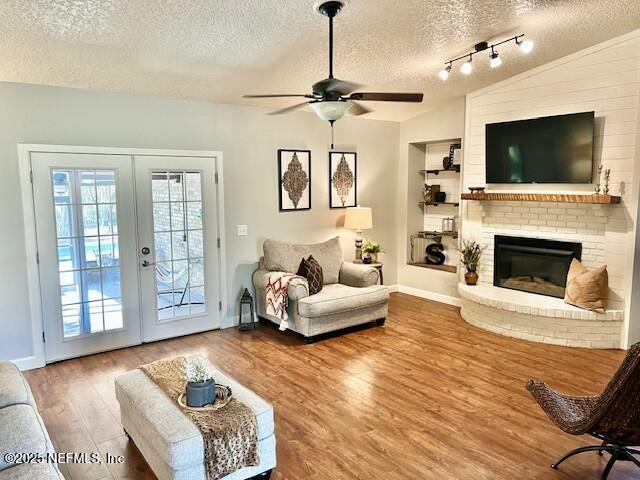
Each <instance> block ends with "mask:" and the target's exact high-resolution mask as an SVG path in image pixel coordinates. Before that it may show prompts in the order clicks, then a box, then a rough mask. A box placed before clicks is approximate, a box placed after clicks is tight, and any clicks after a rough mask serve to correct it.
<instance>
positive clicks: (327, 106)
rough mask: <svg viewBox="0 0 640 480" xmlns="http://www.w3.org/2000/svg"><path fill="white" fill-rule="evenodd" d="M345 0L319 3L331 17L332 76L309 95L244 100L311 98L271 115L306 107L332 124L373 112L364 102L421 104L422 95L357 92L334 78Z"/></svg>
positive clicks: (325, 13) (330, 60)
mask: <svg viewBox="0 0 640 480" xmlns="http://www.w3.org/2000/svg"><path fill="white" fill-rule="evenodd" d="M344 5H345V2H344V1H343V0H331V1H327V2H323V3H320V4H319V5H317V6H316V10H317V11H318V12H319V13H321V14H322V15H325V16H326V17H328V18H329V77H328V78H325V79H324V80H320V81H319V82H316V83H314V84H313V87H312V92H313V93H310V94H274V95H244V97H245V98H277V97H302V98H306V99H308V100H307V101H305V102H302V103H298V104H296V105H291V106H290V107H286V108H282V109H280V110H275V111H273V112H270V115H279V114H282V113H288V112H292V111H294V110H297V109H299V108H302V107H304V106H305V105H311V108H312V109H313V110H314V111H315V113H316V114H317V115H318V117H320V118H321V119H322V120H326V121H328V122H330V123H331V125H332V126H333V122H335V121H336V120H339V119H340V118H342V117H343V116H344V114H345V113H347V110H350V112H349V113H350V114H351V115H363V114H365V113H369V112H370V111H371V110H370V109H368V108H367V107H365V106H364V105H362V104H361V103H360V102H361V101H365V102H366V101H377V102H415V103H420V102H422V97H423V95H422V93H367V92H356V90H357V89H358V88H360V85H358V84H357V83H353V82H348V81H345V80H339V79H337V78H335V77H334V76H333V18H334V17H335V16H336V15H337V14H338V12H340V10H341V9H342V7H344Z"/></svg>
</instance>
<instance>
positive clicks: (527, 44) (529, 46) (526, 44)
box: [516, 39, 533, 53]
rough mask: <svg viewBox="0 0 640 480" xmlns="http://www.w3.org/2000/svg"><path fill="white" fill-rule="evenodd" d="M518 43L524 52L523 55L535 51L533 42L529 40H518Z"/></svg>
mask: <svg viewBox="0 0 640 480" xmlns="http://www.w3.org/2000/svg"><path fill="white" fill-rule="evenodd" d="M516 43H517V44H518V46H519V47H520V50H522V52H523V53H529V52H531V50H533V41H531V40H529V39H527V40H516Z"/></svg>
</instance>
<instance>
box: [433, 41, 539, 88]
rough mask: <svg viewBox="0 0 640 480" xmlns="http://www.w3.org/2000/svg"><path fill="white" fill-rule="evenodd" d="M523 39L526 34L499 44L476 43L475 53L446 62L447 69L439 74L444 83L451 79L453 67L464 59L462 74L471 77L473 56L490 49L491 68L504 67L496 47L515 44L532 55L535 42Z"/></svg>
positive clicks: (461, 67) (461, 68)
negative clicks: (450, 74)
mask: <svg viewBox="0 0 640 480" xmlns="http://www.w3.org/2000/svg"><path fill="white" fill-rule="evenodd" d="M523 37H524V34H520V35H516V36H515V37H511V38H507V39H506V40H502V41H501V42H497V43H492V44H489V43H488V42H480V43H476V44H475V46H474V50H473V52H469V53H465V54H464V55H460V56H459V57H457V58H452V59H450V60H447V61H446V62H444V63H445V65H446V67H445V68H443V69H442V70H440V72H438V76H439V77H440V78H441V79H442V81H443V82H444V81H446V80H447V79H448V78H449V73H450V72H451V66H452V65H453V63H454V62H457V61H459V60H464V59H466V61H465V62H464V63H463V64H462V65H461V66H460V72H461V73H463V74H464V75H470V74H471V72H472V71H473V64H472V62H473V56H474V55H477V54H478V53H480V52H484V51H485V50H488V49H491V53H490V54H489V66H490V67H491V68H498V67H499V66H500V65H502V58H500V55H498V52H497V51H496V47H498V46H499V45H504V44H505V43H510V42H515V44H516V45H517V46H518V47H519V48H520V50H521V51H522V52H523V53H530V52H531V50H533V41H532V40H529V39H526V40H525V39H524V38H523Z"/></svg>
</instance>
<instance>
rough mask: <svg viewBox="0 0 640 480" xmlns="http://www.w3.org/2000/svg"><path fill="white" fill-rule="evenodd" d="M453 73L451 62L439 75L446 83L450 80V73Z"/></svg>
mask: <svg viewBox="0 0 640 480" xmlns="http://www.w3.org/2000/svg"><path fill="white" fill-rule="evenodd" d="M450 71H451V62H449V65H447V66H446V67H445V68H443V69H442V70H440V73H438V75H439V76H440V78H441V79H442V80H443V81H444V80H446V79H447V78H449V72H450Z"/></svg>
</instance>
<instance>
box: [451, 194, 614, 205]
mask: <svg viewBox="0 0 640 480" xmlns="http://www.w3.org/2000/svg"><path fill="white" fill-rule="evenodd" d="M460 198H461V199H462V200H479V201H482V202H514V201H515V202H562V203H593V204H600V205H611V204H615V203H620V197H618V196H616V195H596V194H593V195H588V194H587V195H573V194H568V193H490V192H479V193H463V194H462V195H460Z"/></svg>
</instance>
